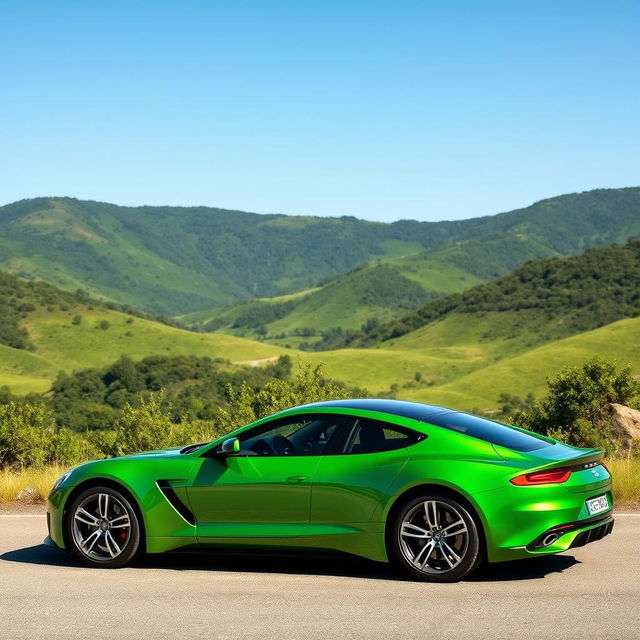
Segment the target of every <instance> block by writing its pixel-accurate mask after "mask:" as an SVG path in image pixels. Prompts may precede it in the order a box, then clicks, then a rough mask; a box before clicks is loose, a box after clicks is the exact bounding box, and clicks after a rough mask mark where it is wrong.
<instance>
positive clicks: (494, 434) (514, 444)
mask: <svg viewBox="0 0 640 640" xmlns="http://www.w3.org/2000/svg"><path fill="white" fill-rule="evenodd" d="M428 422H429V424H433V425H435V426H437V427H444V428H445V429H449V430H450V431H457V432H458V433H464V434H465V435H468V436H471V437H472V438H478V439H479V440H484V441H485V442H490V443H491V444H497V445H499V446H501V447H507V448H508V449H513V450H515V451H534V450H535V449H543V448H545V447H550V446H552V445H553V443H552V442H548V441H547V440H543V439H542V438H537V437H536V436H535V435H534V434H529V433H524V432H523V431H519V430H518V429H515V428H513V427H509V426H507V425H506V424H501V423H500V422H494V421H493V420H487V419H486V418H479V417H477V416H471V415H469V414H467V413H457V412H451V413H444V414H438V415H435V416H432V417H431V418H429V420H428Z"/></svg>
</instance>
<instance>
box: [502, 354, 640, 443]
mask: <svg viewBox="0 0 640 640" xmlns="http://www.w3.org/2000/svg"><path fill="white" fill-rule="evenodd" d="M547 385H548V393H547V396H546V397H545V398H543V399H542V400H538V401H536V402H534V403H533V404H532V405H531V406H529V407H528V408H526V409H523V410H522V411H519V412H518V413H516V414H515V416H514V422H515V424H517V425H520V426H522V427H525V428H527V429H531V430H533V431H536V432H537V433H542V434H544V435H549V436H551V437H553V438H557V439H559V440H562V441H563V442H566V443H568V444H572V445H575V446H578V447H598V448H600V449H603V450H604V451H606V452H607V453H608V454H615V453H616V451H617V450H618V448H619V443H617V441H616V440H615V438H614V436H613V433H612V430H611V425H610V424H608V423H607V420H606V419H604V418H603V408H604V407H605V406H606V405H608V404H611V403H618V404H623V405H628V406H632V407H635V406H638V404H637V403H638V398H639V397H640V381H639V380H636V379H634V377H633V376H632V375H631V367H624V368H622V369H619V368H618V367H617V365H616V363H615V362H607V361H605V360H603V359H601V358H598V357H595V358H592V359H591V360H589V361H588V362H585V364H583V365H582V366H581V367H567V368H566V369H563V370H562V371H560V372H559V373H558V374H557V375H556V376H555V377H554V378H551V379H549V380H548V381H547Z"/></svg>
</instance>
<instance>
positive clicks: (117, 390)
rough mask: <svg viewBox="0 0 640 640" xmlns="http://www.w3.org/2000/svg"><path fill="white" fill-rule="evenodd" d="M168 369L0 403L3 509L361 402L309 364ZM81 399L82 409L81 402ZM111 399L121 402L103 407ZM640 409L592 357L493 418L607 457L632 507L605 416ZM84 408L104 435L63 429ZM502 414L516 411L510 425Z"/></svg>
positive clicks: (187, 363) (635, 455)
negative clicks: (97, 464) (289, 413)
mask: <svg viewBox="0 0 640 640" xmlns="http://www.w3.org/2000/svg"><path fill="white" fill-rule="evenodd" d="M175 364H176V363H172V365H171V366H168V361H167V360H166V359H162V358H160V359H157V360H153V359H149V360H148V361H146V362H145V361H143V362H141V363H133V362H131V361H128V360H126V359H121V360H119V361H118V362H116V363H115V364H114V365H113V366H112V367H110V368H108V369H106V370H103V371H89V372H84V373H82V374H81V375H78V376H76V377H62V378H61V379H60V380H59V385H58V387H57V389H58V391H57V392H56V393H54V394H53V395H52V397H51V398H50V399H48V400H47V401H45V402H42V401H40V402H32V401H30V400H28V399H24V398H23V399H15V398H10V397H6V396H5V397H4V400H3V403H0V482H1V484H0V501H7V500H15V499H16V498H17V496H18V495H19V493H20V491H22V489H24V488H25V487H30V488H31V489H30V490H29V493H28V495H27V496H26V498H25V499H26V500H27V501H38V500H41V499H43V498H44V496H45V495H46V493H47V492H48V489H49V487H50V486H51V484H52V482H53V481H54V480H55V478H56V477H58V475H60V473H61V472H62V471H61V470H64V469H66V468H68V467H70V466H73V465H75V464H78V463H80V462H82V461H85V460H88V459H95V458H100V457H109V456H114V455H124V454H130V453H136V452H139V451H145V450H152V449H163V448H170V447H174V446H175V447H177V446H181V445H185V444H189V443H193V442H206V441H210V440H213V439H215V438H218V437H221V436H223V435H224V434H225V433H227V432H229V431H231V430H232V429H234V428H236V427H238V426H241V425H243V424H246V423H248V422H251V421H253V420H256V419H258V418H260V417H263V416H266V415H270V414H272V413H275V412H276V411H279V410H281V409H284V408H287V407H290V406H294V405H298V404H304V403H308V402H316V401H321V400H326V399H336V398H347V397H361V396H363V395H366V392H365V391H363V390H361V389H351V388H347V387H345V386H343V385H341V384H340V383H337V382H335V381H333V380H331V379H329V378H327V377H325V376H324V375H323V371H322V368H321V367H320V366H316V367H313V366H311V365H308V364H307V365H304V366H300V367H299V368H298V370H297V371H296V372H295V373H294V374H292V373H291V362H290V361H289V360H288V359H287V358H281V359H280V360H279V361H278V362H276V363H273V364H272V365H270V368H269V369H267V370H264V371H261V372H254V376H255V377H253V378H251V377H246V378H244V379H243V378H242V376H239V375H238V372H237V371H236V372H233V371H231V372H229V371H225V369H224V366H221V363H216V362H213V361H202V360H199V359H197V358H186V359H184V360H183V361H182V362H181V365H182V368H183V377H182V378H181V377H180V375H178V374H177V373H176V371H178V369H179V367H176V366H175ZM218 367H220V368H219V369H218ZM215 372H217V374H216V373H215ZM267 372H268V375H267ZM216 375H219V376H220V377H219V378H216ZM185 376H192V377H191V378H188V377H185ZM185 382H188V384H185ZM207 389H209V391H210V392H211V395H212V397H215V401H210V403H209V404H206V402H204V400H205V397H206V395H207V393H208V392H207V391H206V390H207ZM85 393H86V394H88V398H89V399H88V400H87V398H85V399H84V400H83V394H85ZM56 394H59V395H56ZM115 394H119V395H118V396H117V397H118V398H119V400H118V402H115V401H113V400H111V402H110V401H109V399H110V398H111V397H112V396H113V395H115ZM61 398H64V399H66V400H65V402H68V407H67V408H68V409H70V410H71V412H70V413H66V412H65V411H64V407H65V406H66V405H65V402H62V404H61V405H57V404H56V403H57V402H60V399H61ZM194 400H199V401H200V404H196V405H194V404H193V402H192V401H194ZM98 401H99V402H98ZM639 401H640V381H638V380H636V379H634V378H633V376H632V375H631V372H630V369H629V368H618V367H617V366H616V364H615V363H613V362H606V361H604V360H601V359H598V358H594V359H591V360H590V361H588V362H586V363H584V364H583V365H582V366H580V367H569V368H566V369H564V370H562V371H560V372H559V373H558V374H557V375H556V376H555V377H553V378H551V379H550V380H549V382H548V392H547V395H546V396H544V397H543V398H541V399H540V400H538V401H535V400H533V399H532V398H525V399H524V400H521V399H519V398H516V397H513V396H509V395H508V394H503V396H502V402H503V406H504V407H507V408H508V409H505V411H504V412H503V415H501V416H500V419H501V420H505V421H509V420H510V419H513V421H514V422H515V423H517V424H520V425H522V426H525V427H527V428H531V429H533V430H534V431H538V432H539V433H543V434H546V435H551V436H553V437H556V438H559V439H561V440H563V441H565V442H567V443H569V444H574V445H576V446H586V447H599V448H602V449H604V450H605V452H606V453H607V456H608V462H607V465H608V466H609V468H610V469H611V471H612V472H613V474H614V491H615V496H616V500H617V501H619V502H638V501H640V447H638V444H637V442H636V443H635V444H631V445H630V444H629V440H628V438H627V439H625V437H624V434H623V433H622V434H621V432H620V431H619V429H617V428H616V425H615V424H613V423H612V422H611V421H610V420H609V419H608V418H607V415H606V413H605V412H604V410H605V408H606V407H607V406H610V405H611V404H612V403H616V404H623V405H627V406H631V407H638V406H639ZM83 403H86V404H87V406H88V407H91V405H92V403H94V404H95V407H110V409H109V411H110V412H112V413H110V414H109V416H110V420H112V422H109V423H108V428H101V429H95V428H93V429H92V428H90V425H89V424H88V423H85V422H81V423H75V426H78V424H81V425H82V428H81V429H79V430H72V429H70V428H68V427H67V426H63V425H62V424H60V423H62V422H64V421H65V420H66V421H68V420H70V419H78V416H81V417H82V420H85V419H86V418H87V417H88V414H82V411H80V409H79V407H81V406H82V405H83ZM114 405H116V406H114ZM56 407H57V408H56ZM95 407H94V410H95ZM508 410H511V411H515V414H514V415H513V416H512V418H511V417H510V416H509V415H507V411H508ZM199 412H200V413H199ZM98 414H99V412H96V415H98ZM72 426H74V424H72Z"/></svg>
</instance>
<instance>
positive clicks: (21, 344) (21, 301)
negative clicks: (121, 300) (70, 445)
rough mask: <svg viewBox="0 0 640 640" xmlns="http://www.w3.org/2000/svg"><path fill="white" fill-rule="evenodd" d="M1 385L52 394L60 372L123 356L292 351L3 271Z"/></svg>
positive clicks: (260, 355) (258, 355) (239, 356)
mask: <svg viewBox="0 0 640 640" xmlns="http://www.w3.org/2000/svg"><path fill="white" fill-rule="evenodd" d="M0 311H1V313H0V386H2V385H7V386H9V387H10V389H11V390H12V391H13V392H14V393H17V394H23V393H30V392H36V393H41V392H44V391H46V390H47V389H48V388H49V386H50V384H51V381H52V380H53V378H54V377H55V376H56V375H57V373H58V372H59V371H73V370H75V369H85V368H88V367H101V366H107V365H109V364H111V363H112V362H113V361H114V360H116V359H118V358H119V357H120V356H121V355H122V354H126V355H128V356H129V357H130V358H132V359H134V360H135V359H140V358H143V357H145V356H149V355H191V354H194V355H199V356H210V357H214V358H224V359H226V360H231V361H234V362H244V361H253V360H262V359H264V358H273V357H275V356H278V355H280V354H281V353H285V352H286V349H282V348H280V347H277V346H274V345H269V344H265V343H261V342H256V341H251V340H245V339H243V338H237V337H234V336H228V335H223V334H219V333H216V334H204V333H193V332H191V331H186V330H184V329H178V328H176V327H173V326H169V325H166V324H163V323H161V322H158V321H156V320H153V319H151V318H146V317H141V316H140V315H132V314H131V313H127V312H126V311H125V310H121V309H115V308H110V306H109V305H107V304H104V303H101V302H99V301H95V300H92V299H89V298H86V297H85V296H83V295H78V294H71V293H67V292H64V291H60V290H58V289H56V288H55V287H53V286H51V285H48V284H46V283H42V282H30V281H25V280H21V279H19V278H15V277H13V276H10V275H8V274H2V273H0Z"/></svg>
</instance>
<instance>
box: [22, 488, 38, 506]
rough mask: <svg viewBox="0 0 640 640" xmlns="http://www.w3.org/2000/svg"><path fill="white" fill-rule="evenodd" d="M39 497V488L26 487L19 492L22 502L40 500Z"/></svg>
mask: <svg viewBox="0 0 640 640" xmlns="http://www.w3.org/2000/svg"><path fill="white" fill-rule="evenodd" d="M39 499H40V496H39V495H38V490H37V489H34V488H33V487H25V488H24V489H22V491H20V493H19V494H18V500H20V502H38V501H39Z"/></svg>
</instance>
